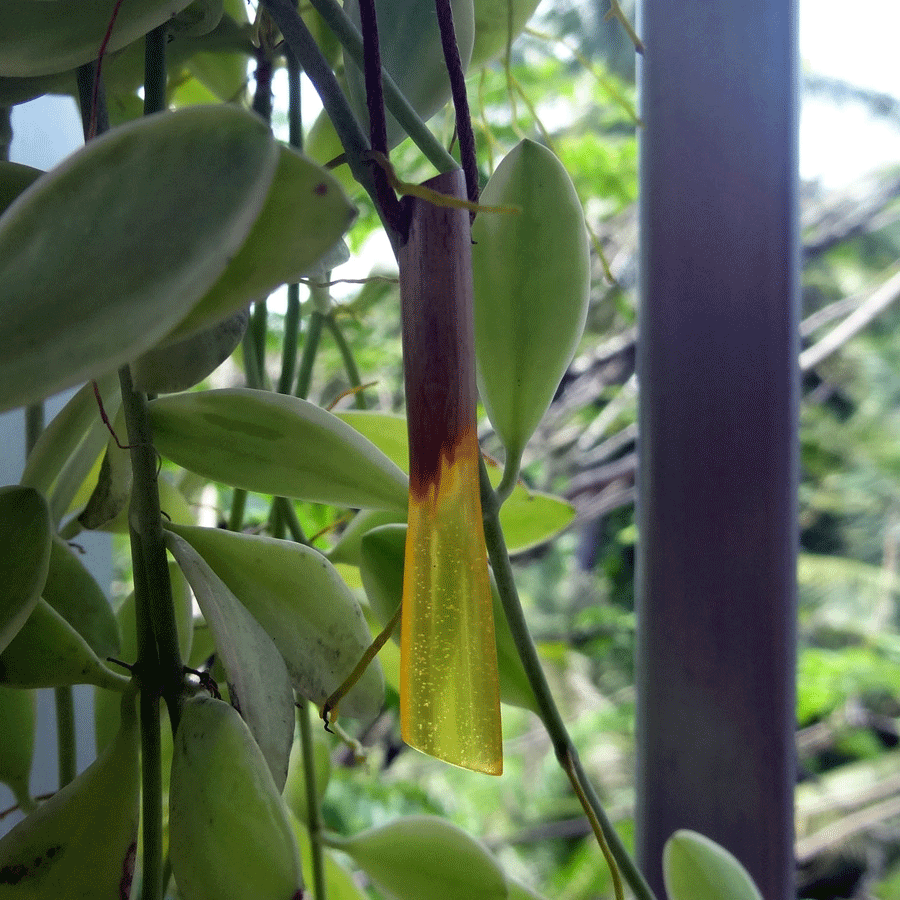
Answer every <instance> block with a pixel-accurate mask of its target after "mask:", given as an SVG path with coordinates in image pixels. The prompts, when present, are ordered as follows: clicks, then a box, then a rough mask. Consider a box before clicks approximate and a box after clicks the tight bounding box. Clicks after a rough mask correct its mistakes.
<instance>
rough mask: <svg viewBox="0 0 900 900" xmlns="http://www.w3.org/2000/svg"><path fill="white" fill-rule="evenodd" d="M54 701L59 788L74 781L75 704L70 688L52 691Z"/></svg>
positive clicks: (59, 688)
mask: <svg viewBox="0 0 900 900" xmlns="http://www.w3.org/2000/svg"><path fill="white" fill-rule="evenodd" d="M53 696H54V698H55V700H56V751H57V758H58V760H59V786H60V787H61V788H64V787H65V786H66V785H67V784H69V783H70V782H72V781H74V780H75V774H76V772H77V768H78V767H77V764H76V760H75V703H74V698H73V693H72V688H71V687H70V686H66V687H58V688H54V689H53Z"/></svg>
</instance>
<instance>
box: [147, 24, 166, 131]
mask: <svg viewBox="0 0 900 900" xmlns="http://www.w3.org/2000/svg"><path fill="white" fill-rule="evenodd" d="M167 42H168V24H166V23H163V24H162V25H159V26H158V27H156V28H154V29H153V31H150V32H148V33H147V36H146V38H145V39H144V115H145V116H149V115H151V114H152V113H156V112H162V111H163V110H164V109H165V108H166V44H167Z"/></svg>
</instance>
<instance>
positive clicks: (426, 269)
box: [399, 169, 477, 497]
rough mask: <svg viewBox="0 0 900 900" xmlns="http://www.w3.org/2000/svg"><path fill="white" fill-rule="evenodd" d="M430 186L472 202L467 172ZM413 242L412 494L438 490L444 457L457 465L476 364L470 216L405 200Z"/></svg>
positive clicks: (469, 421) (409, 355)
mask: <svg viewBox="0 0 900 900" xmlns="http://www.w3.org/2000/svg"><path fill="white" fill-rule="evenodd" d="M425 186H426V187H429V188H431V189H432V190H435V191H438V192H440V193H442V194H449V195H451V196H453V197H457V198H459V199H462V200H465V199H466V185H465V179H464V176H463V173H462V170H459V169H457V170H454V171H453V172H447V173H445V174H443V175H438V176H436V177H435V178H432V179H430V180H428V181H426V182H425ZM403 203H404V205H406V206H407V208H408V212H409V214H410V218H409V221H410V226H409V235H408V238H407V240H406V243H405V244H403V245H402V246H401V248H400V254H399V264H400V301H401V305H402V311H403V366H404V371H405V376H406V409H407V422H408V428H409V458H410V473H409V485H410V491H411V492H412V494H413V495H414V496H418V497H422V496H424V495H425V494H426V493H427V491H428V489H429V487H432V486H433V487H436V486H437V485H436V482H437V479H438V477H439V472H440V461H441V455H442V454H443V455H444V456H445V457H447V459H448V460H449V461H452V460H453V457H454V453H455V448H457V447H459V446H460V444H461V439H462V437H463V435H464V434H465V433H466V432H467V431H469V432H473V431H474V429H475V404H476V396H477V395H476V387H475V357H474V349H473V348H474V333H473V327H474V326H473V324H472V255H471V231H470V228H469V213H468V211H467V210H464V209H448V208H445V207H439V206H434V205H433V204H431V203H429V202H428V201H426V200H420V199H418V198H415V197H406V198H404V200H403Z"/></svg>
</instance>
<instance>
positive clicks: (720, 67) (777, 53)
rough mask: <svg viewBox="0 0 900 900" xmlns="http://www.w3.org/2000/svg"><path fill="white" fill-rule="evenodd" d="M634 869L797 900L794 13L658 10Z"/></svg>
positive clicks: (645, 258) (706, 6)
mask: <svg viewBox="0 0 900 900" xmlns="http://www.w3.org/2000/svg"><path fill="white" fill-rule="evenodd" d="M641 33H642V38H643V40H644V43H645V45H646V53H645V56H644V59H643V60H642V62H641V67H642V71H641V78H640V86H641V97H642V115H643V119H644V128H643V130H642V133H641V240H642V251H641V298H640V315H639V324H640V344H639V357H638V364H639V375H640V396H641V400H640V468H639V494H640V500H639V505H638V524H639V560H638V601H637V602H638V617H639V637H638V714H637V715H638V721H637V728H638V778H637V781H638V798H637V803H638V813H637V815H638V821H637V831H638V857H639V862H640V864H641V866H642V868H643V870H644V871H645V873H646V874H647V877H648V879H649V881H650V883H651V885H652V886H653V888H654V889H655V890H656V891H658V892H659V895H660V897H663V896H664V891H663V885H662V870H661V855H662V849H663V845H664V843H665V841H666V839H667V838H668V837H669V836H670V835H671V834H672V832H673V831H674V830H676V829H678V828H692V829H695V830H697V831H700V832H702V833H704V834H706V835H708V836H709V837H711V838H712V839H713V840H715V841H718V842H719V843H721V844H723V845H724V846H725V847H727V848H728V849H729V850H730V851H731V852H732V853H734V854H735V855H736V856H737V857H738V858H739V859H740V860H741V861H742V862H743V864H744V865H745V866H746V867H747V868H748V869H749V870H750V872H751V874H752V875H753V877H754V878H755V879H756V881H757V883H758V885H759V888H760V890H761V891H762V895H763V897H765V898H766V900H789V898H793V897H794V896H795V894H794V886H793V883H794V880H793V875H794V865H793V784H794V724H795V711H794V702H795V701H794V697H795V690H794V664H795V647H794V643H795V630H796V629H795V618H796V617H795V605H796V588H795V568H796V540H797V538H796V528H797V526H796V500H797V488H796V484H797V396H798V367H797V349H798V342H797V321H798V265H799V263H798V252H797V241H798V238H797V176H796V163H797V151H796V134H797V129H796V125H797V105H798V100H797V45H796V42H797V3H796V0H760V2H757V3H746V2H737V0H722V2H709V0H683V2H680V3H672V2H671V0H643V8H642V20H641Z"/></svg>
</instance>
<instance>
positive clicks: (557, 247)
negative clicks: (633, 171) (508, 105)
mask: <svg viewBox="0 0 900 900" xmlns="http://www.w3.org/2000/svg"><path fill="white" fill-rule="evenodd" d="M480 202H482V203H484V204H485V205H491V206H506V207H518V208H519V210H520V212H519V213H518V214H511V213H481V214H479V215H478V217H477V218H476V219H475V222H474V223H473V225H472V277H473V284H474V298H475V302H474V310H475V359H476V363H477V368H478V388H479V393H480V394H481V399H482V401H483V402H484V407H485V409H486V410H487V414H488V417H489V418H490V420H491V423H492V424H493V426H494V428H495V429H496V431H497V435H498V436H499V438H500V440H502V441H503V445H504V447H505V448H506V452H507V454H508V455H509V456H510V457H512V460H513V461H515V462H518V460H519V459H521V456H522V451H523V449H524V448H525V445H526V444H527V443H528V440H529V438H530V437H531V435H532V433H533V432H534V429H535V428H536V427H537V425H538V423H539V422H540V420H541V418H542V417H543V415H544V413H545V412H546V411H547V408H548V407H549V406H550V402H551V401H552V399H553V395H554V393H555V392H556V388H557V387H558V386H559V382H560V380H561V379H562V376H563V375H564V374H565V371H566V368H567V366H568V365H569V363H570V362H571V360H572V356H573V354H574V353H575V349H576V347H577V346H578V342H579V340H580V339H581V334H582V331H583V330H584V324H585V320H586V318H587V310H588V299H589V294H590V274H591V267H590V255H589V252H588V233H587V228H586V226H585V224H584V213H583V211H582V208H581V201H580V200H579V199H578V194H577V193H576V192H575V187H574V185H573V184H572V181H571V179H570V178H569V175H568V173H567V172H566V170H565V168H563V165H562V163H561V162H560V161H559V160H558V159H557V158H556V156H555V155H554V154H553V153H552V152H551V151H550V150H548V149H547V148H546V147H544V146H543V145H541V144H537V143H535V142H534V141H531V140H527V139H526V140H523V141H521V142H520V143H519V144H518V145H517V146H516V147H515V148H513V150H511V151H510V152H509V153H508V154H507V156H506V157H505V158H504V159H503V161H502V162H501V163H500V165H499V166H497V169H496V171H495V172H494V174H493V175H492V176H491V177H490V179H489V180H488V183H487V184H486V185H485V187H484V191H482V194H481V201H480ZM525 260H527V264H524V263H523V261H525Z"/></svg>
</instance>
